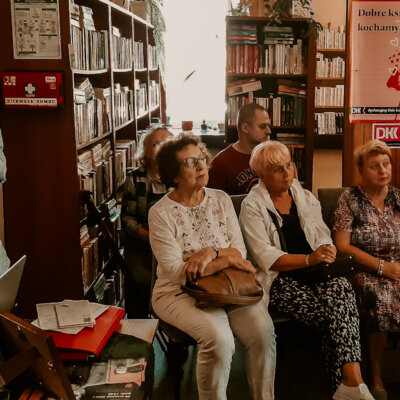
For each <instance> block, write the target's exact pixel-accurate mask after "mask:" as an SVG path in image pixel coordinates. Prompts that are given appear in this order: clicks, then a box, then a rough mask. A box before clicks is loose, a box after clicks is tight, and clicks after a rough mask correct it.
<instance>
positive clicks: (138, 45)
mask: <svg viewBox="0 0 400 400" xmlns="http://www.w3.org/2000/svg"><path fill="white" fill-rule="evenodd" d="M133 64H134V66H135V68H136V69H144V65H145V64H144V46H143V42H133Z"/></svg>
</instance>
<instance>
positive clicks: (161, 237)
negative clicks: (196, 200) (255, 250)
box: [149, 188, 246, 293]
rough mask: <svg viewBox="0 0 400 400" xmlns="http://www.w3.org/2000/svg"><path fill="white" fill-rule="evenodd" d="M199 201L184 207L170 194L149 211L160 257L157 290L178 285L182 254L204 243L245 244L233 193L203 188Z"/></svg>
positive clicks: (239, 246) (154, 245) (243, 251)
mask: <svg viewBox="0 0 400 400" xmlns="http://www.w3.org/2000/svg"><path fill="white" fill-rule="evenodd" d="M204 190H205V196H204V199H203V201H202V202H201V204H200V205H198V206H196V207H185V206H183V205H181V204H179V203H177V202H175V201H173V200H171V199H170V198H169V197H168V195H166V196H164V197H163V198H162V199H161V200H160V201H159V202H158V203H156V204H155V205H154V206H153V207H152V208H151V209H150V212H149V230H150V244H151V248H152V249H153V253H154V255H155V257H156V259H157V261H158V267H157V276H158V278H157V281H156V284H155V287H154V293H160V292H165V291H170V290H175V289H179V287H180V285H181V283H183V282H182V280H181V279H180V272H181V269H182V266H183V264H184V261H183V257H184V256H185V255H187V254H191V253H193V252H195V251H197V250H200V249H203V248H205V247H218V248H228V247H233V248H236V249H238V250H239V251H240V253H241V254H242V256H243V258H246V248H245V245H244V242H243V238H242V233H241V231H240V227H239V223H238V220H237V217H236V213H235V210H234V208H233V204H232V201H231V199H230V197H229V196H228V195H227V194H226V193H225V192H222V191H220V190H215V189H208V188H204Z"/></svg>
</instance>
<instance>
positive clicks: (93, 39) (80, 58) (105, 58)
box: [68, 21, 109, 71]
mask: <svg viewBox="0 0 400 400" xmlns="http://www.w3.org/2000/svg"><path fill="white" fill-rule="evenodd" d="M71 23H72V21H71ZM108 49H109V46H108V31H106V30H102V31H100V32H97V31H93V30H88V29H85V28H80V27H78V26H75V25H72V26H71V44H69V46H68V50H69V56H70V65H71V68H72V69H79V70H85V71H90V70H99V69H108V68H109V55H108V51H109V50H108Z"/></svg>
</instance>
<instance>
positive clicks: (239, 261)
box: [181, 249, 256, 282]
mask: <svg viewBox="0 0 400 400" xmlns="http://www.w3.org/2000/svg"><path fill="white" fill-rule="evenodd" d="M202 250H206V249H202ZM202 250H200V251H202ZM229 250H235V251H234V252H232V251H231V252H230V253H233V254H229V255H226V256H222V257H219V258H214V259H212V260H211V261H210V262H208V263H207V264H206V265H204V263H201V262H199V261H198V260H199V258H198V257H195V258H194V260H193V259H192V257H193V255H197V252H196V253H194V254H193V255H191V256H190V258H188V259H187V261H186V263H185V264H184V265H183V267H182V271H181V277H182V278H184V277H186V280H187V281H188V282H190V281H193V280H195V279H197V278H199V277H204V276H209V275H213V274H215V273H216V272H218V271H221V270H222V269H225V268H228V267H233V268H236V269H240V270H243V271H248V272H251V273H253V274H255V273H256V269H255V268H254V267H253V265H252V264H251V262H250V261H248V260H245V259H243V258H242V256H241V255H240V253H239V252H237V251H236V249H229ZM213 251H214V250H213ZM236 252H237V253H239V255H237V254H235V253H236ZM214 253H215V252H214ZM204 259H205V258H203V260H202V261H204Z"/></svg>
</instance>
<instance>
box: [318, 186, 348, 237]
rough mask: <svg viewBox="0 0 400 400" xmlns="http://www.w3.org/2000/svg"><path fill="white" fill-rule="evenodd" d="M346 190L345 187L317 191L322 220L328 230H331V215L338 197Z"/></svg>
mask: <svg viewBox="0 0 400 400" xmlns="http://www.w3.org/2000/svg"><path fill="white" fill-rule="evenodd" d="M346 189H347V188H346V187H340V188H326V189H318V200H319V202H320V203H321V209H322V218H323V220H324V222H325V224H326V225H327V226H328V228H329V229H331V228H332V214H333V211H334V210H335V207H336V204H337V201H338V199H339V196H340V195H341V194H342V193H343V192H344V191H345V190H346Z"/></svg>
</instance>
